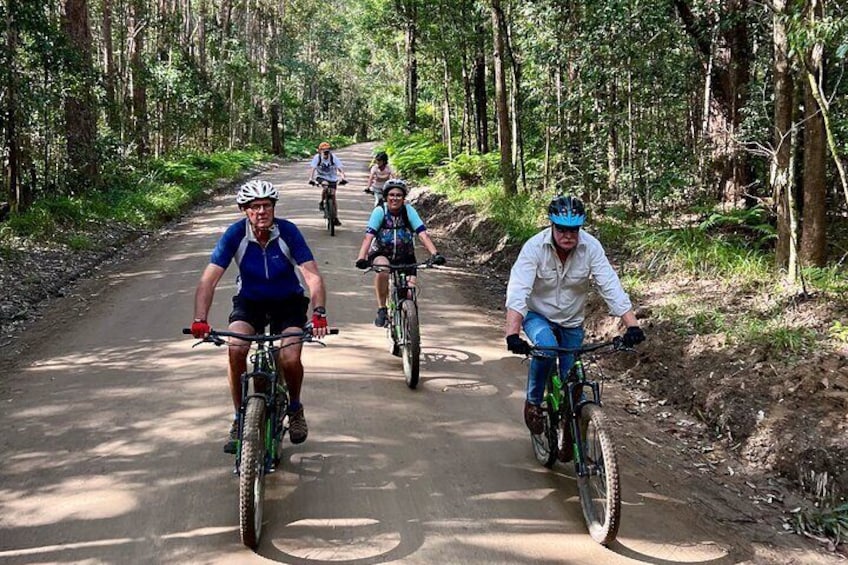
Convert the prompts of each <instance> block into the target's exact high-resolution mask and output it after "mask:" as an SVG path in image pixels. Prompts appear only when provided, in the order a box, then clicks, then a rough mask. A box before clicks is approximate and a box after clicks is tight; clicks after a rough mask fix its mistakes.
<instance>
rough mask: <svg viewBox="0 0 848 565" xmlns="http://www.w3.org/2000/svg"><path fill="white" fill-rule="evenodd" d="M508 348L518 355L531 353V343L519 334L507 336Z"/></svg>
mask: <svg viewBox="0 0 848 565" xmlns="http://www.w3.org/2000/svg"><path fill="white" fill-rule="evenodd" d="M506 348H507V350H509V351H511V352H513V353H515V354H517V355H530V344H529V343H527V342H526V341H525V340H523V339H521V336H519V335H518V334H510V335H508V336H506Z"/></svg>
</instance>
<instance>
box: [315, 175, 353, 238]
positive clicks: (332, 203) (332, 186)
mask: <svg viewBox="0 0 848 565" xmlns="http://www.w3.org/2000/svg"><path fill="white" fill-rule="evenodd" d="M309 184H311V185H314V186H320V187H321V193H322V194H324V193H326V198H324V199H323V200H322V201H321V202H322V204H323V205H324V218H325V219H326V220H327V231H328V232H330V236H331V237H332V236H334V235H336V225H337V224H338V223H339V210H338V207H337V206H336V188H337V186H338V185H340V184H341V185H344V184H347V181H346V180H344V179H342V180H340V181H338V182H335V181H328V180H326V179H322V178H319V179H318V180H315V181H309Z"/></svg>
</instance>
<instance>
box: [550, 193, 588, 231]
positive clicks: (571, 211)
mask: <svg viewBox="0 0 848 565" xmlns="http://www.w3.org/2000/svg"><path fill="white" fill-rule="evenodd" d="M548 218H550V220H551V222H553V223H554V224H556V225H558V226H563V227H566V228H579V227H580V226H582V225H583V222H585V221H586V208H585V207H584V206H583V202H581V201H580V199H579V198H575V197H573V196H557V197H556V198H554V199H553V200H551V203H550V204H549V205H548Z"/></svg>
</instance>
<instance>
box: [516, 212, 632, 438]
mask: <svg viewBox="0 0 848 565" xmlns="http://www.w3.org/2000/svg"><path fill="white" fill-rule="evenodd" d="M548 218H549V219H550V221H551V226H550V227H549V228H545V229H544V230H543V231H541V232H540V233H538V234H536V235H535V236H533V237H531V238H530V239H529V240H527V242H526V243H525V244H524V246H523V247H522V248H521V253H520V254H519V255H518V259H516V261H515V264H514V265H513V266H512V271H511V272H510V276H509V284H508V285H507V296H506V327H505V334H506V343H507V349H508V350H509V351H511V352H513V353H518V354H523V355H527V354H528V353H529V352H530V347H531V346H530V344H529V343H528V342H527V341H525V340H524V339H522V338H521V337H520V335H519V332H520V331H521V329H522V327H523V329H524V333H525V334H526V335H527V337H528V338H530V341H532V342H533V344H535V345H537V346H542V347H544V346H547V347H565V348H572V349H573V348H577V347H580V345H581V344H582V343H583V320H584V318H585V310H586V301H587V297H588V290H589V284H590V282H592V281H594V284H595V286H596V287H597V289H598V291H599V292H600V295H601V297H603V299H604V301H605V302H606V304H607V306H608V307H609V311H610V314H612V315H613V316H620V317H621V320H622V322H623V323H624V325H625V326H626V327H627V330H626V332H625V334H624V344H625V346H627V347H633V346H634V345H636V344H638V343H641V342H642V341H644V340H645V333H644V332H643V331H642V329H641V328H640V327H639V322H638V321H637V319H636V315H635V314H634V312H633V306H632V304H631V302H630V297H628V295H627V293H626V292H625V291H624V288H622V286H621V281H620V280H619V278H618V275H616V273H615V271H614V270H613V268H612V265H610V262H609V260H608V259H607V256H606V253H605V252H604V248H603V247H602V246H601V243H600V242H599V241H598V240H597V239H596V238H594V237H593V236H591V235H589V234H588V233H586V232H585V231H583V230H582V229H580V228H581V227H582V226H583V223H584V222H585V220H586V210H585V207H584V206H583V203H582V202H581V201H580V200H579V199H577V198H574V197H572V196H559V197H557V198H555V199H554V200H552V201H551V203H550V205H549V206H548ZM573 362H574V359H573V356H572V355H561V356H560V366H561V368H562V370H563V371H564V372H565V371H568V369H569V368H570V367H571V365H572V363H573ZM553 365H554V357H549V358H540V357H534V358H533V360H532V361H531V363H530V370H529V373H528V375H527V400H526V402H525V404H524V422H525V423H526V424H527V427H528V428H529V429H530V432H531V433H533V434H540V433H542V432H543V430H544V412H543V410H542V408H541V404H542V397H543V395H544V391H545V382H546V380H547V376H548V374H549V373H550V371H551V370H552V369H553Z"/></svg>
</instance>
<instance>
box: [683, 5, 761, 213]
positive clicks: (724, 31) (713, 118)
mask: <svg viewBox="0 0 848 565" xmlns="http://www.w3.org/2000/svg"><path fill="white" fill-rule="evenodd" d="M749 2H750V0H727V1H726V2H721V3H718V8H719V12H718V18H719V19H720V21H718V22H712V21H710V20H708V19H707V18H698V17H697V16H696V15H695V14H694V12H693V10H692V4H693V2H692V0H673V3H674V6H675V8H676V9H677V13H678V15H679V16H680V19H681V21H682V23H683V28H684V29H685V30H686V32H687V33H688V34H689V36H690V37H691V38H692V40H693V42H694V44H695V48H696V51H697V53H698V54H699V55H700V57H701V60H702V62H703V65H704V69H705V70H707V69H710V70H711V72H710V75H709V79H708V80H709V81H710V86H711V91H710V93H709V95H708V96H705V99H707V100H709V103H710V106H709V120H708V122H707V128H706V129H705V136H706V138H707V139H709V142H710V145H711V146H712V157H711V159H712V163H711V167H709V168H710V169H711V170H712V171H713V173H712V176H713V177H714V179H715V181H716V182H717V184H718V186H717V188H718V191H717V192H718V195H719V196H720V197H721V198H723V199H724V200H725V201H726V202H729V203H734V202H737V201H738V200H739V199H741V198H744V197H746V194H745V191H746V189H747V187H749V186H751V177H752V176H753V175H752V172H751V169H750V163H749V159H748V155H747V153H746V152H745V151H744V149H743V147H742V146H741V144H740V143H739V142H738V140H737V139H736V137H737V135H738V133H739V128H740V124H741V123H742V119H743V111H744V109H745V106H746V104H747V101H748V83H749V81H750V67H751V41H750V39H749V35H748V22H747V20H748V10H749ZM714 26H718V31H716V29H715V27H714ZM714 32H715V33H716V35H715V36H713V35H712V34H713V33H714ZM713 39H715V42H716V45H713V41H712V40H713Z"/></svg>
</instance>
